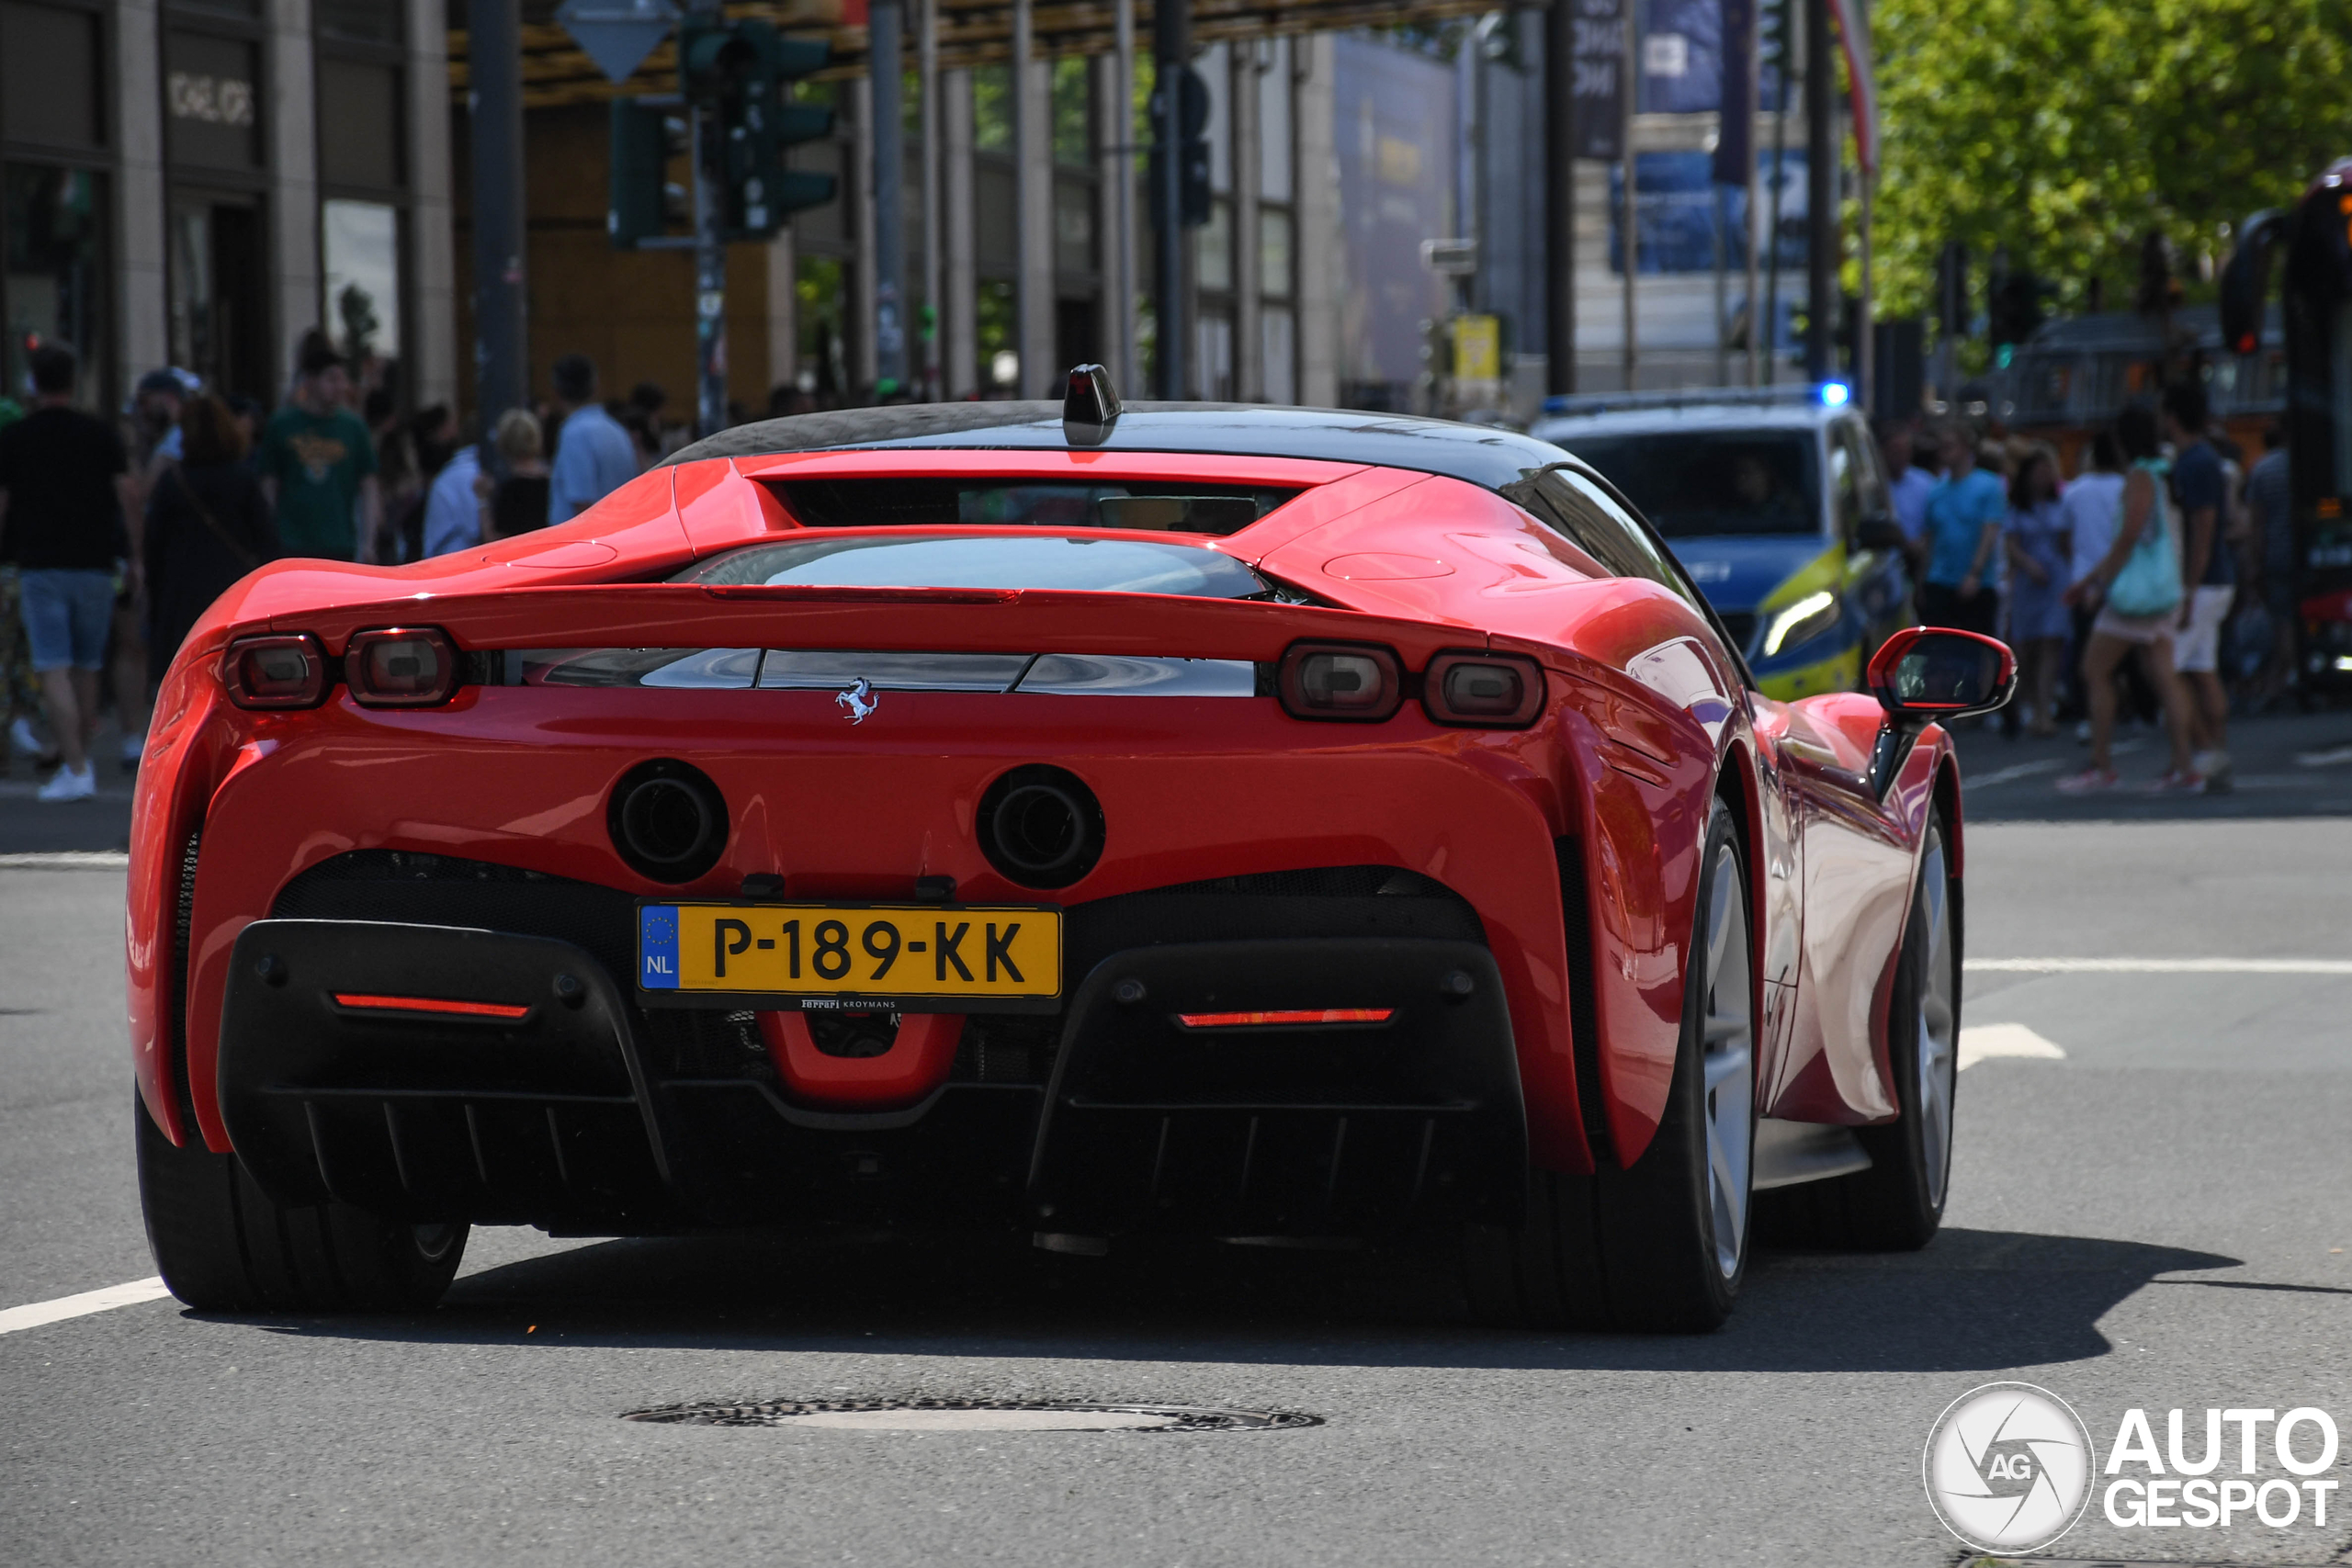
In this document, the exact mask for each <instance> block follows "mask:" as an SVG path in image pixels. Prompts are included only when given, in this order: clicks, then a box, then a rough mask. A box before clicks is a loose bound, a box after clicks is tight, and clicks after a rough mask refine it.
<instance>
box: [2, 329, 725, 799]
mask: <svg viewBox="0 0 2352 1568" xmlns="http://www.w3.org/2000/svg"><path fill="white" fill-rule="evenodd" d="M28 362H29V374H28V378H27V385H26V386H25V387H24V388H22V389H12V390H19V391H21V392H22V393H24V394H25V395H26V396H27V398H28V400H29V404H30V406H29V407H27V406H26V404H25V403H23V402H19V401H18V400H17V398H16V397H14V396H11V395H8V391H7V390H0V702H5V704H6V710H7V711H6V734H7V737H8V745H9V747H10V748H11V749H12V750H15V751H17V752H18V753H21V754H23V755H26V756H28V757H30V758H31V759H32V760H33V763H34V766H35V767H36V768H38V769H53V770H54V772H53V773H51V777H50V778H49V780H48V781H47V782H46V783H45V784H42V785H41V786H40V790H39V792H38V793H39V797H40V799H41V800H44V801H73V800H84V799H88V798H90V797H91V796H92V795H95V794H96V791H97V780H96V764H95V763H94V761H93V759H92V756H91V748H92V746H93V745H94V743H95V741H96V736H97V732H98V729H99V727H100V723H101V720H102V718H103V716H104V714H105V712H106V710H107V708H108V707H111V708H112V710H113V713H114V716H115V718H116V720H117V722H118V724H119V728H120V729H121V733H122V737H123V739H122V743H121V765H122V767H123V769H124V770H125V771H126V772H131V771H135V770H136V769H137V767H138V764H139V759H140V755H141V750H143V747H144V744H145V742H144V737H145V735H146V731H147V719H148V714H149V710H150V707H151V705H152V704H153V700H154V694H155V687H156V682H159V681H160V680H161V678H162V676H163V674H164V671H165V670H166V669H167V668H168V667H169V665H170V663H171V661H172V658H173V655H174V654H175V653H176V652H177V651H178V650H179V648H180V645H181V644H182V643H183V642H184V641H186V640H187V635H188V633H189V631H190V630H191V629H192V628H193V627H194V626H196V623H197V622H198V620H199V619H200V618H201V617H202V616H203V615H204V613H205V611H206V610H207V609H208V608H209V606H210V605H211V604H212V603H213V601H214V600H216V599H218V598H219V597H220V595H221V594H222V593H224V592H227V591H228V590H229V589H230V588H231V587H232V586H233V585H234V584H235V583H236V582H237V581H238V580H239V579H241V578H243V576H244V575H245V574H246V573H248V572H250V571H252V570H254V569H256V568H258V567H260V566H262V565H264V564H266V562H269V561H272V560H278V559H284V558H292V557H309V558H322V559H330V560H346V561H358V562H361V563H363V564H368V565H399V564H404V563H407V562H410V561H414V560H421V559H424V558H427V557H431V556H439V555H447V554H449V553H451V552H452V551H456V550H461V549H465V548H468V547H474V546H479V545H481V544H484V543H487V542H490V541H492V540H497V539H502V538H506V537H510V536H515V535H518V534H524V533H528V532H530V531H532V530H534V529H538V528H544V527H548V526H550V525H554V524H560V523H565V522H569V521H571V519H572V518H574V517H576V516H578V515H579V514H580V513H582V512H584V511H585V510H587V509H588V508H589V507H591V506H593V505H594V504H595V503H596V502H598V501H600V500H602V499H603V498H604V497H605V496H606V495H608V494H610V493H611V492H612V491H615V490H616V489H618V488H619V487H620V486H621V485H623V484H625V483H627V482H628V480H629V479H634V478H635V477H636V476H637V475H638V474H639V473H641V472H643V471H644V470H645V469H646V468H650V467H651V466H652V465H653V464H654V463H656V462H658V461H660V460H661V459H662V457H664V456H666V455H667V453H668V452H670V451H672V450H674V449H675V447H676V446H677V445H678V444H679V443H680V442H681V441H683V439H684V434H683V432H679V431H673V430H670V429H667V428H665V427H664V426H663V424H662V418H661V416H662V408H663V405H664V403H665V401H666V399H665V398H664V396H663V393H662V389H661V388H659V387H657V386H654V385H653V384H651V383H650V382H647V383H641V384H639V386H638V387H637V388H635V389H633V390H632V391H631V392H630V393H629V395H628V398H627V399H626V400H614V401H612V402H605V401H603V400H600V399H599V397H598V387H597V379H596V367H595V366H594V363H592V362H591V361H590V360H589V359H588V358H587V357H586V356H584V355H577V354H571V355H563V356H562V357H561V358H560V359H558V360H556V361H555V363H554V365H553V366H552V367H550V370H549V375H548V381H549V386H550V389H551V391H552V397H551V398H550V400H549V401H548V403H547V404H545V405H543V406H542V407H541V408H538V409H536V410H534V409H522V408H516V409H508V410H505V411H503V412H500V413H499V414H498V415H497V417H496V418H495V419H493V420H492V421H491V422H490V423H489V429H488V431H487V432H486V434H487V437H488V439H487V442H486V443H478V442H474V441H468V440H465V439H463V438H462V435H461V433H460V430H459V427H458V420H457V417H456V415H455V414H454V413H453V412H451V411H450V410H449V409H448V408H447V407H446V406H442V405H435V406H434V407H430V408H426V409H422V410H418V411H415V412H407V413H403V412H402V410H401V404H400V400H399V398H398V395H397V393H396V391H395V390H394V389H393V388H392V387H391V386H390V385H388V384H386V382H387V379H388V378H387V377H386V376H385V375H384V374H383V367H382V365H381V362H380V361H373V360H371V361H368V363H367V364H365V365H363V366H360V367H354V366H353V365H351V364H350V363H348V362H347V361H346V359H345V356H344V355H342V354H341V353H340V352H339V351H338V350H337V349H336V347H335V346H334V343H333V342H332V341H331V340H330V339H329V338H328V337H327V336H326V334H325V333H316V332H314V333H309V334H307V335H306V336H305V337H304V339H303V341H302V343H301V344H300V350H299V352H298V353H297V355H296V356H295V360H294V363H293V366H292V367H291V368H292V375H291V377H290V378H289V380H288V384H287V389H286V395H285V398H284V400H283V401H282V402H281V403H280V405H279V406H278V407H277V410H276V411H275V412H271V411H267V410H265V409H263V408H262V407H261V406H260V405H258V404H256V403H254V402H253V401H251V400H247V399H244V398H240V397H234V396H229V395H226V394H224V393H223V392H222V391H221V389H218V388H212V387H208V386H206V385H205V384H204V382H203V381H202V380H201V379H200V378H198V377H196V376H194V375H191V374H189V373H188V372H187V371H185V370H179V369H174V368H165V369H161V370H155V371H153V372H150V373H149V374H147V375H146V376H144V377H141V378H140V380H139V383H138V385H137V387H136V389H134V391H133V393H132V396H131V398H130V401H129V403H128V404H127V405H126V406H125V408H124V409H123V411H122V413H121V416H120V417H119V418H111V419H110V418H105V417H101V416H100V415H98V414H96V413H95V412H91V411H90V409H89V407H88V406H87V400H86V399H85V396H84V383H85V378H86V375H87V372H86V368H85V367H84V366H83V365H82V364H81V363H80V361H79V359H78V358H77V356H76V355H75V353H74V349H73V348H72V347H71V346H69V345H67V344H62V343H54V342H51V343H44V344H38V345H37V346H35V347H34V348H33V349H32V351H31V353H30V355H28ZM355 369H356V371H357V374H355ZM485 445H486V446H487V450H486V451H485V450H484V446H485Z"/></svg>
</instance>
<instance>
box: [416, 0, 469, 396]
mask: <svg viewBox="0 0 2352 1568" xmlns="http://www.w3.org/2000/svg"><path fill="white" fill-rule="evenodd" d="M407 77H408V121H409V157H408V169H409V237H408V250H409V258H410V260H409V276H410V280H411V281H410V283H409V299H410V308H411V310H412V312H413V314H412V316H411V319H410V323H409V329H408V339H409V341H408V345H407V354H408V364H409V384H410V386H411V387H412V388H413V389H414V391H413V395H414V397H415V399H416V404H417V406H418V407H420V408H424V407H429V406H431V405H432V404H434V403H447V404H449V405H450V406H451V407H455V406H456V405H457V401H458V275H457V273H458V254H457V237H456V233H455V231H454V229H453V227H452V222H451V215H450V208H449V179H450V173H449V156H450V154H449V28H448V17H447V16H446V15H445V14H444V13H443V11H442V8H441V7H439V6H432V5H424V4H412V5H411V6H409V8H408V73H407Z"/></svg>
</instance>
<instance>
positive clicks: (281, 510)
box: [260, 332, 383, 563]
mask: <svg viewBox="0 0 2352 1568" xmlns="http://www.w3.org/2000/svg"><path fill="white" fill-rule="evenodd" d="M297 366H298V368H299V370H300V376H299V377H298V378H297V379H296V380H295V383H294V400H293V401H291V402H289V403H288V404H287V405H286V406H285V407H284V408H282V409H279V410H278V411H277V413H275V414H273V415H271V416H270V421H269V428H268V429H267V430H266V431H265V432H264V433H263V434H262V446H261V465H260V466H261V484H262V490H263V491H264V492H265V493H266V495H267V496H268V497H269V503H270V506H271V508H272V510H274V511H275V512H276V513H277V537H278V540H279V542H280V543H281V544H283V545H284V546H285V547H286V553H287V554H288V555H295V556H327V557H332V558H334V559H336V560H351V559H354V558H357V559H359V560H362V561H367V562H370V563H372V562H373V561H374V560H375V558H376V530H377V523H378V519H379V516H380V515H381V513H382V507H383V497H382V491H380V489H379V487H378V485H377V483H376V444H375V442H374V441H373V440H371V439H370V438H369V436H368V427H367V426H366V425H365V424H362V423H360V422H359V416H358V415H357V414H355V413H353V412H351V410H350V408H349V407H347V406H346V405H345V398H346V397H348V396H349V395H350V391H351V379H350V378H349V377H348V376H347V375H346V374H345V371H344V367H343V356H342V355H339V354H337V353H335V351H334V345H333V344H330V343H328V342H327V340H326V334H324V333H316V332H314V333H310V334H309V335H308V336H306V337H304V338H303V340H302V354H301V358H300V360H299V361H298V362H297ZM355 513H356V518H355ZM355 521H356V524H357V528H356V532H355V530H354V527H353V525H354V523H355Z"/></svg>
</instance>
